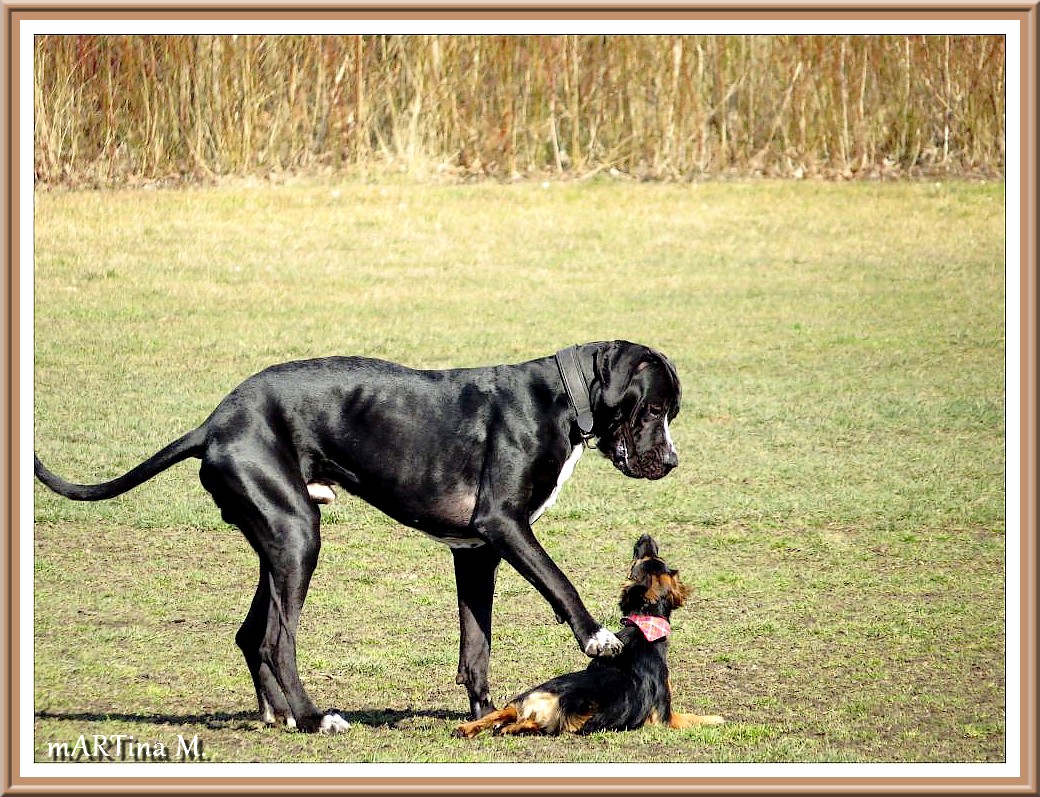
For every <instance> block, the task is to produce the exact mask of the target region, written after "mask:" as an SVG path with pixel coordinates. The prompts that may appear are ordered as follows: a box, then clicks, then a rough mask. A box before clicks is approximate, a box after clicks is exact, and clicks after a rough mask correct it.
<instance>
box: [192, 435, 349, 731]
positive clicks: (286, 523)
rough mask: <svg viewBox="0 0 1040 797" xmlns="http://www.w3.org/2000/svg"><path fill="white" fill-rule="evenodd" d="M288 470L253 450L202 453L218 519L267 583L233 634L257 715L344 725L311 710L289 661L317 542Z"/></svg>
mask: <svg viewBox="0 0 1040 797" xmlns="http://www.w3.org/2000/svg"><path fill="white" fill-rule="evenodd" d="M291 473H292V471H291V469H287V468H285V467H281V463H280V462H279V460H278V458H277V456H271V457H270V458H259V460H258V458H257V457H256V456H255V452H254V457H253V458H252V459H251V461H249V462H243V461H242V459H241V458H236V459H235V460H234V461H231V460H229V459H227V458H224V459H222V460H218V459H217V458H216V457H213V456H211V455H207V458H206V460H204V462H203V470H202V473H201V476H202V482H203V484H204V485H205V486H206V489H208V490H209V491H210V493H211V494H212V495H213V498H214V500H215V501H216V502H217V505H218V506H220V508H221V511H222V514H223V516H224V519H225V520H227V521H228V522H230V523H233V524H235V525H236V526H238V527H239V528H240V529H241V530H242V532H243V534H245V536H246V538H247V539H248V540H249V542H250V544H251V545H252V546H253V548H254V550H255V551H256V553H257V556H258V557H259V558H260V570H261V579H262V580H265V581H266V582H267V583H266V585H265V584H263V583H261V584H259V585H258V586H257V592H256V595H255V596H254V599H253V605H252V606H251V607H250V611H249V615H248V616H247V617H246V621H245V623H243V626H242V628H241V629H240V630H239V633H238V636H237V639H238V641H239V644H240V646H241V647H242V651H243V655H244V656H245V658H246V663H247V665H248V666H249V668H250V674H251V675H252V677H253V683H254V686H255V687H256V690H257V699H258V701H259V704H260V710H261V713H262V714H263V715H264V718H265V719H268V718H269V716H271V715H273V716H274V718H275V719H276V720H278V719H279V718H280V717H279V714H281V713H283V712H285V711H286V708H287V709H288V713H287V714H286V716H285V722H286V724H287V725H290V726H292V725H294V724H295V726H296V727H298V728H300V729H301V730H303V731H308V732H313V731H321V732H327V733H335V732H337V731H341V730H345V729H346V728H347V727H349V726H348V723H347V722H346V721H345V720H344V719H343V718H342V717H340V716H339V715H338V714H328V715H325V716H323V715H322V714H321V712H319V711H318V710H317V708H316V707H315V705H314V702H313V701H312V700H311V698H310V695H308V694H307V691H306V690H305V689H304V687H303V684H302V682H301V681H300V676H299V672H298V670H297V665H296V631H297V628H298V626H299V621H300V613H301V611H302V610H303V604H304V601H305V600H306V598H307V589H308V587H309V586H310V580H311V575H312V574H313V573H314V568H315V567H316V565H317V562H318V551H319V549H320V547H321V540H320V536H319V531H318V524H319V522H320V515H319V513H318V508H317V507H316V506H315V504H314V503H313V502H312V501H311V500H310V497H309V496H308V494H307V489H306V485H305V484H304V483H303V480H302V479H300V478H299V477H297V478H296V479H295V480H293V479H292V478H291V475H290V474H291ZM297 482H298V483H297ZM265 577H266V578H265ZM265 597H266V598H267V600H266V604H267V605H266V611H265V609H264V598H265Z"/></svg>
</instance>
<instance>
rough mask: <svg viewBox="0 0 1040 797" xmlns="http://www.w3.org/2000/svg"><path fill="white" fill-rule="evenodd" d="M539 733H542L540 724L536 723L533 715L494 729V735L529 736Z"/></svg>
mask: <svg viewBox="0 0 1040 797" xmlns="http://www.w3.org/2000/svg"><path fill="white" fill-rule="evenodd" d="M539 733H542V726H541V725H539V724H538V720H536V719H535V718H534V717H528V718H527V719H525V720H520V721H519V722H514V723H512V724H510V725H503V726H502V727H501V728H496V729H495V735H502V736H521V735H528V736H530V735H534V734H539Z"/></svg>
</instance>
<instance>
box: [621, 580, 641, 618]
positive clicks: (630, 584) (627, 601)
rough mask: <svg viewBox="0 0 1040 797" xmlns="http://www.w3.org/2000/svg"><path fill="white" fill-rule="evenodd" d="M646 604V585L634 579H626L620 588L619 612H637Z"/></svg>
mask: <svg viewBox="0 0 1040 797" xmlns="http://www.w3.org/2000/svg"><path fill="white" fill-rule="evenodd" d="M645 605H646V587H645V586H644V585H643V584H639V583H637V582H635V581H626V582H625V586H623V587H622V588H621V613H622V614H628V613H629V612H638V611H639V610H640V609H642V608H643V607H644V606H645Z"/></svg>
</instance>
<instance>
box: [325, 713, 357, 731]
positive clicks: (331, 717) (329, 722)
mask: <svg viewBox="0 0 1040 797" xmlns="http://www.w3.org/2000/svg"><path fill="white" fill-rule="evenodd" d="M349 728H350V723H349V722H347V721H346V720H345V719H343V717H341V716H340V715H339V714H336V713H335V712H329V713H328V714H326V715H325V716H324V717H322V718H321V724H320V725H319V726H318V733H321V734H325V735H327V736H331V735H332V734H334V733H343V732H344V731H346V730H348V729H349Z"/></svg>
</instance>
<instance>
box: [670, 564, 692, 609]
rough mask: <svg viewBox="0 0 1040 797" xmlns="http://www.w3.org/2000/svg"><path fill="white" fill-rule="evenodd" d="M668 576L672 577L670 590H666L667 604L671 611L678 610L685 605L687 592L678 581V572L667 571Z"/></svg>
mask: <svg viewBox="0 0 1040 797" xmlns="http://www.w3.org/2000/svg"><path fill="white" fill-rule="evenodd" d="M669 575H671V577H672V588H671V589H670V590H668V602H669V603H670V604H671V606H672V608H673V609H678V608H679V607H680V606H682V605H683V604H684V603H686V598H687V596H688V594H689V591H688V590H687V589H686V585H685V584H683V583H682V581H680V580H679V571H678V570H671V571H669Z"/></svg>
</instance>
